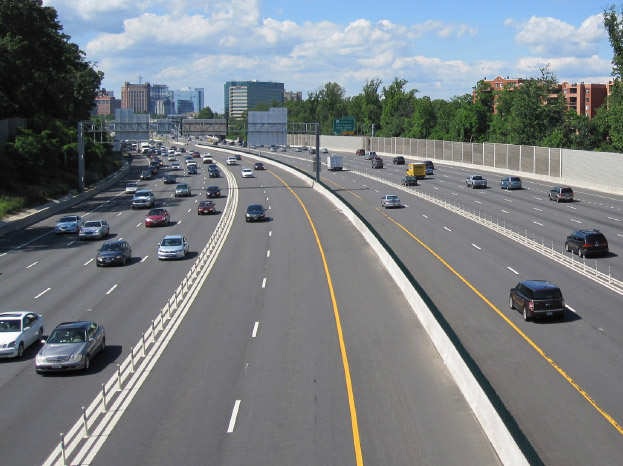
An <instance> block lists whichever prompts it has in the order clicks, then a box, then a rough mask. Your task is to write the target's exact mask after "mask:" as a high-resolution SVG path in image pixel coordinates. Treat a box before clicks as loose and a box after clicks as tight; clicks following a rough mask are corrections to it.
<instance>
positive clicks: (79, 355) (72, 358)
mask: <svg viewBox="0 0 623 466" xmlns="http://www.w3.org/2000/svg"><path fill="white" fill-rule="evenodd" d="M69 360H70V361H71V362H79V361H81V360H82V353H74V354H72V355H71V356H70V357H69Z"/></svg>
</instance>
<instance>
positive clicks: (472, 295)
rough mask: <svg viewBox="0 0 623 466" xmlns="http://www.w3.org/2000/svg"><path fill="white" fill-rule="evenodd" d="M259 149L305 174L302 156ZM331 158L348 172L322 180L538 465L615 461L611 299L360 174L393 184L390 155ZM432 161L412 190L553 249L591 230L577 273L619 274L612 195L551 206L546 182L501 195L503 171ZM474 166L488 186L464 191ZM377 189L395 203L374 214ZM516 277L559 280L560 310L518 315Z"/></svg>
mask: <svg viewBox="0 0 623 466" xmlns="http://www.w3.org/2000/svg"><path fill="white" fill-rule="evenodd" d="M265 155H267V156H269V157H274V158H278V159H282V160H284V161H286V162H287V163H290V164H292V165H295V166H297V167H299V168H301V169H305V170H308V171H310V172H311V168H312V166H311V162H310V159H311V157H310V156H309V155H306V154H301V153H299V152H294V151H289V153H287V154H284V153H272V152H270V153H268V154H265ZM343 158H344V164H345V166H347V167H348V168H351V169H353V171H342V172H327V171H324V167H323V172H322V175H321V176H322V179H323V181H324V182H325V183H326V184H327V185H328V186H329V187H331V188H333V189H335V190H336V191H337V192H338V193H339V194H340V195H342V196H344V198H345V199H346V200H347V201H348V202H349V203H351V204H352V205H353V207H354V208H355V209H357V210H358V211H359V212H360V213H361V214H362V215H363V216H364V217H365V218H366V219H367V220H368V221H369V222H370V223H371V224H372V225H373V226H374V228H375V229H377V231H378V232H379V233H380V234H381V236H382V237H383V239H384V240H385V241H387V242H388V244H389V246H390V247H391V248H392V249H393V250H394V251H395V252H396V253H397V254H398V256H399V257H400V259H401V260H402V261H403V262H404V263H405V264H406V266H407V267H408V268H409V270H410V271H411V273H412V274H413V275H414V276H415V278H416V279H417V280H418V282H419V283H420V284H421V285H422V286H423V288H424V289H425V290H426V292H427V293H428V295H429V296H430V297H431V298H432V299H433V301H434V302H435V303H436V305H437V307H438V308H439V309H440V310H441V311H442V313H443V314H444V316H445V317H446V319H447V320H448V321H449V322H450V324H451V325H452V327H453V328H454V329H455V331H457V333H458V334H459V336H460V338H461V340H462V341H463V343H464V344H465V346H466V347H467V348H468V350H469V351H470V353H471V354H472V356H473V357H474V358H475V360H476V361H477V362H478V364H479V365H480V367H481V368H482V369H483V371H484V372H485V374H486V375H487V377H488V378H489V380H490V381H491V382H492V384H493V386H494V387H495V389H496V390H497V391H498V393H499V394H500V396H501V397H502V399H503V400H504V402H505V404H506V406H507V407H508V408H509V410H510V411H511V412H512V413H513V415H514V416H515V417H516V419H517V420H518V422H519V424H520V426H522V428H523V429H524V431H525V433H526V434H527V435H528V437H529V438H530V439H531V441H532V443H533V445H534V446H535V447H536V449H537V451H539V452H540V454H541V456H542V458H543V460H544V461H545V462H546V464H618V463H619V462H620V457H621V453H623V436H622V434H623V431H622V430H621V427H620V425H619V424H620V423H621V422H622V421H623V409H622V407H621V403H620V390H619V389H618V380H620V378H621V376H622V375H623V369H622V366H621V357H620V355H621V353H622V351H621V350H622V348H621V339H620V335H621V334H623V326H622V319H621V318H620V313H621V309H623V306H622V304H623V299H622V298H621V295H620V294H618V293H616V292H614V291H612V290H610V289H608V288H606V287H605V286H602V285H599V284H597V283H595V282H594V281H592V280H591V279H589V278H588V277H587V276H585V275H583V274H580V273H578V272H575V271H572V270H569V269H568V268H566V267H563V266H561V265H560V264H558V263H556V262H554V261H553V260H552V259H551V258H550V257H548V256H547V255H543V254H541V253H539V252H537V251H536V250H534V249H531V248H528V247H526V246H523V245H521V244H518V243H517V242H515V241H512V240H510V239H509V238H507V237H506V236H503V235H501V234H499V233H495V232H492V231H491V230H490V229H488V228H484V227H483V226H482V225H480V224H478V223H475V222H472V221H470V220H467V219H466V218H465V217H464V216H461V215H457V214H456V213H454V212H451V211H449V210H448V209H444V208H440V207H439V206H438V205H436V204H433V203H431V202H429V201H427V200H424V199H423V198H421V197H419V196H415V195H411V194H409V193H407V192H404V191H401V190H399V189H397V188H395V187H393V186H388V184H387V183H386V182H381V181H378V180H376V179H372V178H370V176H376V177H381V178H383V179H384V180H386V181H393V182H394V183H399V180H400V178H401V177H402V176H403V175H404V169H405V166H393V165H392V163H391V158H390V157H385V168H384V169H376V170H373V169H371V168H370V162H369V161H366V160H363V157H356V156H354V155H353V154H343ZM435 163H436V166H437V167H436V168H437V170H436V171H435V174H434V176H429V177H428V179H425V180H422V181H421V182H420V186H418V187H414V188H412V189H413V190H414V191H416V192H418V191H419V192H425V193H428V194H431V195H434V196H435V197H437V198H443V199H445V200H446V202H447V203H449V204H456V205H460V206H463V207H464V208H465V209H466V210H469V211H470V212H476V213H479V214H480V215H481V216H482V217H486V218H488V219H492V220H493V222H494V223H496V222H499V224H500V225H502V224H505V225H506V226H508V227H509V228H511V227H510V225H511V224H512V229H513V230H514V231H516V232H517V231H520V232H521V233H522V234H525V235H526V236H528V237H530V238H534V239H535V240H536V241H537V242H538V243H544V244H547V245H551V243H552V242H553V243H554V249H555V250H556V251H558V252H561V251H562V245H563V244H564V240H565V238H566V235H568V234H570V233H571V231H573V230H574V229H579V228H598V229H600V230H601V231H602V232H603V233H604V234H605V235H606V237H607V238H608V240H609V245H610V250H611V253H610V255H609V256H608V257H606V258H590V259H587V260H586V267H587V268H588V269H589V270H588V271H587V272H586V274H587V275H590V268H591V267H593V268H594V267H595V264H597V267H598V269H599V270H602V271H603V270H606V271H608V270H610V273H611V274H612V276H613V277H614V278H618V279H621V278H623V267H622V263H621V258H620V255H619V254H620V251H621V250H622V249H621V247H622V246H623V241H622V238H621V229H620V222H621V221H622V219H623V212H622V209H623V201H622V199H621V198H620V197H617V196H611V195H606V194H603V193H597V192H590V191H586V190H580V191H579V192H578V191H576V199H577V201H576V202H573V203H570V204H562V203H561V204H557V203H554V202H549V201H548V200H547V191H548V190H549V186H552V185H551V184H548V183H544V182H542V181H532V180H528V179H524V180H523V181H524V188H525V189H523V190H521V191H511V192H507V191H502V190H500V188H499V185H498V183H499V179H500V178H501V177H502V176H503V175H500V174H494V173H487V172H486V171H474V170H470V169H468V168H464V167H456V166H451V165H445V164H443V163H438V162H437V161H436V162H435ZM474 173H482V174H483V175H484V176H485V177H486V178H488V179H489V186H490V187H489V188H488V189H486V190H472V189H469V188H466V187H465V181H464V180H465V179H466V178H467V177H468V176H469V175H470V174H474ZM362 175H363V176H362ZM384 194H398V195H399V196H400V198H401V200H402V202H403V204H404V205H405V207H404V208H402V209H395V210H391V211H390V210H387V211H383V209H381V208H380V207H379V205H380V197H381V196H382V195H384ZM526 231H527V233H525V232H526ZM567 255H569V253H567ZM575 260H578V258H577V256H575ZM524 279H546V280H550V281H552V282H554V283H556V284H558V285H559V286H560V287H561V289H562V291H563V295H564V297H565V301H566V304H567V307H568V312H567V315H566V317H565V319H564V321H562V322H560V321H543V322H524V321H523V319H522V317H521V314H520V313H519V312H518V311H515V310H511V309H510V308H509V305H508V294H509V289H510V288H511V287H513V286H514V285H515V284H516V283H517V282H518V281H519V280H524Z"/></svg>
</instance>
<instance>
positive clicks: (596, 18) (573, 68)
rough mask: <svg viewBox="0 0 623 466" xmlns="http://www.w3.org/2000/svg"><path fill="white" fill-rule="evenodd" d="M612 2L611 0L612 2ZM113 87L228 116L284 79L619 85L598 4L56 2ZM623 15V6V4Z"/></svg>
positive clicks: (430, 86)
mask: <svg viewBox="0 0 623 466" xmlns="http://www.w3.org/2000/svg"><path fill="white" fill-rule="evenodd" d="M606 1H608V0H606ZM43 4H44V5H45V6H52V7H54V8H55V9H56V10H57V12H58V21H59V22H60V24H61V25H62V26H63V29H64V31H63V32H64V33H65V34H67V35H69V36H71V39H70V40H71V42H74V43H76V44H78V46H79V47H80V49H81V50H82V51H84V52H85V54H86V60H87V61H89V62H91V63H92V64H93V65H94V67H95V68H96V69H97V70H99V71H102V72H103V73H104V80H103V82H102V87H103V88H106V89H107V90H109V91H110V90H112V91H114V95H115V97H117V98H120V97H121V86H122V85H123V83H124V82H126V81H129V82H131V83H138V82H139V75H140V76H142V79H141V81H142V82H143V83H144V82H150V83H151V84H166V85H168V86H169V89H171V90H178V89H183V88H189V87H190V88H196V87H199V88H204V89H205V105H208V106H209V107H210V108H211V109H212V110H213V111H215V112H218V113H222V112H223V110H224V100H223V99H224V97H223V92H224V84H225V82H226V81H246V80H253V79H255V80H259V81H275V82H282V83H284V85H285V89H286V91H294V92H297V91H300V92H302V93H303V98H306V97H307V95H308V93H309V92H314V91H316V90H318V89H321V88H323V87H324V85H325V84H326V83H328V82H335V83H337V84H339V85H340V86H342V87H343V88H344V89H345V96H354V95H357V94H359V93H361V91H362V88H363V86H364V85H365V84H366V82H367V81H370V80H372V79H380V80H381V81H382V83H381V86H380V88H379V91H382V88H383V86H389V85H390V84H391V83H392V81H393V80H394V78H399V79H403V80H406V81H407V84H406V86H405V88H406V89H407V90H412V89H416V90H417V93H416V96H417V97H423V96H428V97H430V98H431V99H445V100H450V99H451V98H453V97H454V96H459V95H463V94H468V93H471V92H472V88H473V86H475V85H476V83H477V82H478V81H479V80H481V79H494V78H495V77H496V76H502V77H507V76H508V77H511V78H531V77H538V76H540V74H541V73H540V71H539V70H540V69H541V68H543V67H545V66H547V65H549V69H550V70H551V71H552V72H553V73H554V74H555V76H556V77H557V78H558V81H559V82H565V81H566V82H569V83H579V82H585V83H607V82H608V81H609V80H610V79H612V78H611V72H612V63H611V60H612V55H613V53H612V47H611V46H610V43H609V40H608V35H607V33H606V31H605V29H604V26H603V11H604V9H605V8H607V7H608V6H609V5H610V4H613V2H611V1H610V2H609V3H604V4H601V3H598V2H596V1H595V0H585V1H577V0H540V1H536V0H522V1H517V2H512V1H511V2H504V3H495V2H491V3H488V2H482V1H480V2H476V1H473V0H472V1H470V0H441V1H437V2H434V1H422V0H410V1H406V0H385V1H375V2H371V1H368V0H358V1H353V0H340V1H329V0H289V1H284V0H227V1H225V0H138V1H132V0H44V1H43ZM617 8H618V6H617Z"/></svg>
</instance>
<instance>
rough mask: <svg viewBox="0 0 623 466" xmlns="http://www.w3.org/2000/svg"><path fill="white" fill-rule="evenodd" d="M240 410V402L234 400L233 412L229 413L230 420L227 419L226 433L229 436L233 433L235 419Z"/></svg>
mask: <svg viewBox="0 0 623 466" xmlns="http://www.w3.org/2000/svg"><path fill="white" fill-rule="evenodd" d="M239 409H240V400H236V402H235V403H234V410H233V411H232V413H231V419H229V427H227V433H228V434H231V433H232V432H233V431H234V427H235V425H236V418H237V417H238V410H239Z"/></svg>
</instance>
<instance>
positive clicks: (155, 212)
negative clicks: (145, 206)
mask: <svg viewBox="0 0 623 466" xmlns="http://www.w3.org/2000/svg"><path fill="white" fill-rule="evenodd" d="M147 215H149V216H151V215H154V216H159V215H164V210H163V209H151V210H150V211H149V213H148V214H147Z"/></svg>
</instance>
